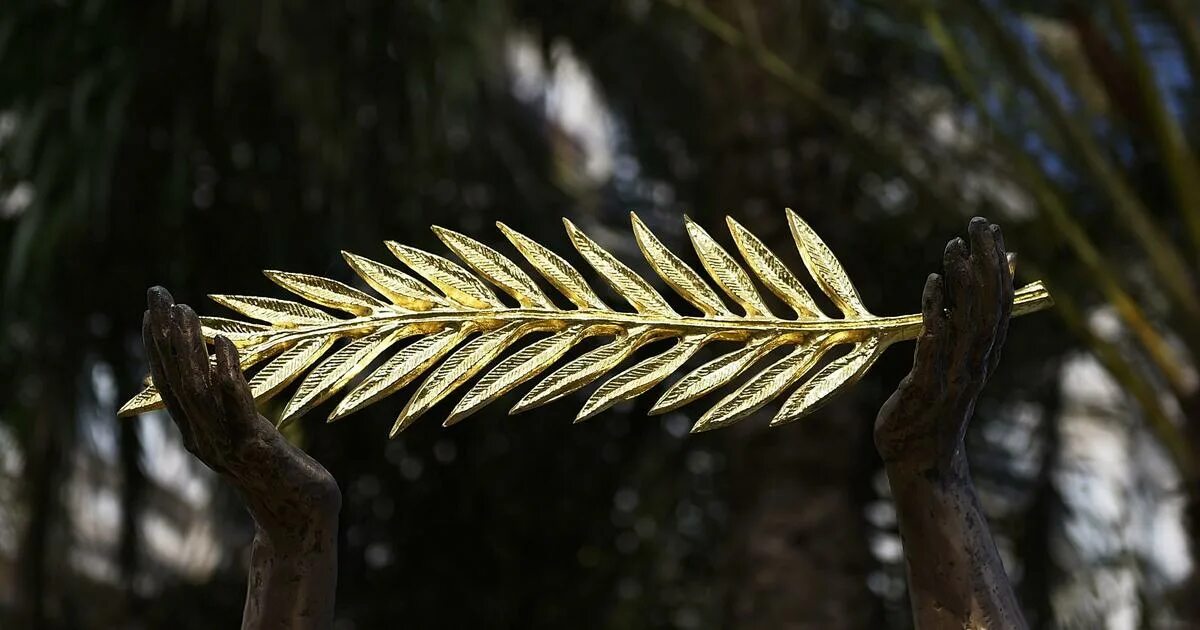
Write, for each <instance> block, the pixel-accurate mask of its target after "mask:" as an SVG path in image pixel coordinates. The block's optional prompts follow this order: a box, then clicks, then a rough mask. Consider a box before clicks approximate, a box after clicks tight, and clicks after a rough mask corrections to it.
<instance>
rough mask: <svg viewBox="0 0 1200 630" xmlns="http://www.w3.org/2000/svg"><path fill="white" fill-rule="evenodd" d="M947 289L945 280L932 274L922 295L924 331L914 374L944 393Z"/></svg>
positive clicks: (918, 339)
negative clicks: (945, 301)
mask: <svg viewBox="0 0 1200 630" xmlns="http://www.w3.org/2000/svg"><path fill="white" fill-rule="evenodd" d="M944 300H945V288H944V286H943V281H942V277H941V276H940V275H938V274H936V273H931V274H929V277H928V278H927V279H926V280H925V291H924V293H922V294H921V319H922V321H923V322H924V328H922V330H921V334H920V336H918V337H917V348H916V351H915V353H914V357H913V369H912V371H913V374H914V375H915V378H917V379H920V380H923V381H928V380H933V382H935V383H937V385H938V389H939V390H940V389H941V387H942V386H943V383H942V377H943V376H944V368H943V366H942V363H943V361H944V358H943V357H942V353H943V351H944V349H945V341H946V338H945V328H946V311H945V307H944V306H943V304H944Z"/></svg>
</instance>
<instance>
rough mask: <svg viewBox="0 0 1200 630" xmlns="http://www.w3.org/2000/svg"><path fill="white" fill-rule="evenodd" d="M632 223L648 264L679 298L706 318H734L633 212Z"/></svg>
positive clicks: (710, 289) (704, 283) (706, 286)
mask: <svg viewBox="0 0 1200 630" xmlns="http://www.w3.org/2000/svg"><path fill="white" fill-rule="evenodd" d="M629 217H630V219H632V221H633V236H634V238H636V239H637V243H638V246H639V247H641V248H642V251H643V252H645V254H646V260H647V261H649V262H650V266H651V267H653V268H654V271H655V272H657V273H658V275H659V277H661V278H662V279H663V280H664V281H666V283H667V284H669V285H671V288H672V289H675V291H676V292H677V293H679V295H681V296H683V298H684V299H686V300H687V301H689V302H691V303H692V304H693V305H695V307H696V308H698V309H700V310H701V311H702V312H703V313H704V314H705V315H718V314H719V315H732V314H733V313H730V312H729V309H728V308H726V307H725V303H724V302H722V301H721V298H720V296H718V295H717V292H716V291H713V290H712V287H710V286H708V283H706V282H704V280H703V279H702V278H701V277H700V276H699V275H698V274H697V273H696V272H695V271H692V268H691V267H688V266H687V263H685V262H683V261H682V260H680V258H679V257H678V256H676V255H675V254H673V253H671V250H669V249H667V248H666V246H665V245H663V244H662V242H661V241H659V240H658V238H657V237H655V236H654V233H653V232H651V231H650V228H647V227H646V225H645V224H644V223H642V221H641V219H639V218H638V217H637V215H636V214H634V213H632V212H630V213H629Z"/></svg>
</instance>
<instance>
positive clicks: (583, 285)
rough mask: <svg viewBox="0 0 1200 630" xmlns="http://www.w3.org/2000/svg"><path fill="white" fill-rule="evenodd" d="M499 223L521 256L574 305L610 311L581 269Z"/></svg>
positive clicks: (501, 229)
mask: <svg viewBox="0 0 1200 630" xmlns="http://www.w3.org/2000/svg"><path fill="white" fill-rule="evenodd" d="M496 226H497V227H499V228H500V231H501V232H504V236H506V237H508V240H509V241H511V242H512V244H513V247H516V248H517V251H519V252H521V255H522V256H524V257H525V259H526V260H528V261H529V263H530V264H532V265H533V268H534V269H537V271H538V273H540V274H542V277H544V278H545V279H546V280H547V281H549V282H550V284H553V285H554V288H556V289H558V290H559V291H561V292H562V294H563V295H565V296H566V297H567V299H568V300H571V302H572V303H573V304H575V305H576V306H578V307H579V308H592V309H597V310H609V308H608V306H606V305H605V304H604V301H603V300H601V299H600V296H598V295H596V292H595V291H592V288H591V287H589V286H588V284H587V281H586V280H584V279H583V276H581V275H579V272H578V271H576V270H575V268H574V267H572V266H571V263H569V262H567V261H565V260H563V259H562V257H561V256H559V255H558V254H555V253H554V252H552V251H550V250H548V249H546V248H545V247H542V246H541V245H540V244H538V243H537V242H536V241H534V240H533V239H531V238H529V237H528V236H525V235H524V234H521V233H520V232H517V231H516V230H513V229H512V228H510V227H508V226H507V225H504V224H503V223H500V222H499V221H497V222H496Z"/></svg>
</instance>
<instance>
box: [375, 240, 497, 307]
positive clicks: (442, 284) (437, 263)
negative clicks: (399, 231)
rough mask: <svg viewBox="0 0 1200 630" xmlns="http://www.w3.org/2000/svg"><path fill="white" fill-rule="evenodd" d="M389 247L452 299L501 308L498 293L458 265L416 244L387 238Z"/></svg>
mask: <svg viewBox="0 0 1200 630" xmlns="http://www.w3.org/2000/svg"><path fill="white" fill-rule="evenodd" d="M386 245H387V246H388V249H390V250H392V253H393V254H395V256H396V258H399V259H400V260H402V261H404V264H406V265H408V266H409V267H411V268H412V270H413V271H415V272H417V273H419V274H421V276H422V277H424V278H425V279H426V280H428V281H430V282H432V283H433V284H434V285H435V286H436V287H437V288H439V289H441V290H442V291H445V292H446V295H447V296H449V297H450V299H452V300H454V301H455V302H458V303H459V304H462V305H463V306H468V307H471V308H497V307H500V308H502V307H503V306H504V303H503V302H501V301H500V298H498V297H496V294H495V293H493V292H492V290H491V289H489V288H488V287H487V285H486V284H484V283H483V281H482V280H480V279H479V278H476V277H475V276H474V275H472V274H470V273H467V270H465V269H463V268H462V267H459V266H458V265H456V264H454V263H452V262H450V261H449V260H446V259H445V258H442V257H441V256H438V255H436V254H430V253H429V252H424V251H421V250H419V249H417V248H415V247H408V246H406V245H401V244H399V243H397V242H395V241H387V243H386Z"/></svg>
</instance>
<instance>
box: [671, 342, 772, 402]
mask: <svg viewBox="0 0 1200 630" xmlns="http://www.w3.org/2000/svg"><path fill="white" fill-rule="evenodd" d="M784 341H785V339H784V338H783V337H782V336H779V335H775V336H771V337H760V338H758V339H755V340H753V341H751V342H749V343H748V344H746V345H745V346H742V347H741V348H738V349H737V350H734V351H733V352H729V353H726V354H723V355H721V356H719V357H717V358H715V359H713V360H712V361H709V362H708V363H705V364H704V365H701V366H700V367H698V368H696V369H695V370H692V371H691V372H689V373H688V374H687V375H686V376H684V377H683V378H681V379H679V380H678V381H676V382H675V384H674V385H672V386H671V387H670V388H668V389H667V391H665V392H663V395H662V396H661V397H659V399H658V401H657V402H655V403H654V406H653V407H651V408H650V414H651V415H657V414H660V413H666V412H668V411H672V410H675V409H678V408H680V407H682V406H684V405H686V404H688V403H690V402H692V401H693V400H696V399H697V398H700V397H701V396H704V395H705V394H707V393H709V392H711V391H712V390H714V389H716V388H718V387H720V386H722V385H724V384H726V383H728V382H729V381H731V380H733V379H735V378H737V377H738V375H740V374H741V373H742V372H745V371H746V368H749V367H750V366H751V365H754V363H755V362H757V361H758V360H759V359H761V358H763V357H764V356H766V355H767V354H768V353H770V352H771V351H772V350H774V349H775V348H778V347H779V346H780V345H782V344H783V342H784Z"/></svg>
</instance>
